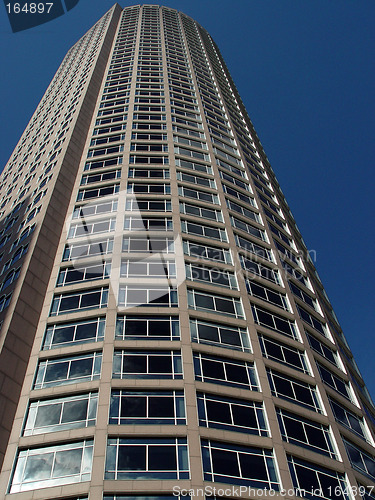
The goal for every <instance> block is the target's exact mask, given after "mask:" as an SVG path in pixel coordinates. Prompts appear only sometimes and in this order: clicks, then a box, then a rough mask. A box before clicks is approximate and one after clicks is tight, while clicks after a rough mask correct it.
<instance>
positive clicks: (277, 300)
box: [246, 279, 290, 311]
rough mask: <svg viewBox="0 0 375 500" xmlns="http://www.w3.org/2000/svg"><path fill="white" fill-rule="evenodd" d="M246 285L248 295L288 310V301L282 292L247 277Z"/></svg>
mask: <svg viewBox="0 0 375 500" xmlns="http://www.w3.org/2000/svg"><path fill="white" fill-rule="evenodd" d="M246 287H247V291H248V292H249V294H250V295H253V296H254V297H257V298H258V299H262V300H264V301H265V302H269V303H271V304H273V305H274V306H277V307H280V308H281V309H284V310H285V311H290V306H289V302H288V299H287V296H286V295H285V294H284V293H281V292H279V291H277V290H274V289H272V288H269V287H268V286H265V285H261V284H260V283H258V282H256V281H252V280H248V279H247V280H246Z"/></svg>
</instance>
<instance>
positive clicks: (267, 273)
mask: <svg viewBox="0 0 375 500" xmlns="http://www.w3.org/2000/svg"><path fill="white" fill-rule="evenodd" d="M240 262H241V266H242V269H244V270H245V271H246V272H247V273H249V274H250V275H251V276H253V275H254V274H255V275H256V276H259V277H260V278H264V279H266V280H268V281H271V282H272V283H275V284H276V285H281V284H282V283H281V279H280V274H279V271H278V270H277V269H272V268H270V267H268V266H264V265H263V264H259V263H258V262H253V261H252V260H250V259H247V258H246V257H244V256H243V255H240Z"/></svg>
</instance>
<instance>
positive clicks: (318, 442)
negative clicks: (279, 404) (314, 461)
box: [276, 408, 339, 460]
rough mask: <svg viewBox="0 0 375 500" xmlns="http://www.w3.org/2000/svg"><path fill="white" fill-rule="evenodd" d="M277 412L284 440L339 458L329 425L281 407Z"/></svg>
mask: <svg viewBox="0 0 375 500" xmlns="http://www.w3.org/2000/svg"><path fill="white" fill-rule="evenodd" d="M276 413H277V418H278V421H279V426H280V432H281V436H282V438H283V440H284V441H286V442H287V443H291V444H295V445H297V446H302V447H304V448H307V449H309V450H312V451H316V452H318V453H321V454H322V455H327V456H329V457H330V458H333V459H336V460H337V459H338V458H339V457H338V455H337V452H336V449H335V446H334V441H333V437H332V434H331V431H330V429H329V426H328V425H324V424H320V423H318V422H313V421H312V420H307V419H305V418H302V417H301V416H300V415H295V414H294V413H290V412H287V411H285V410H282V409H281V408H277V409H276Z"/></svg>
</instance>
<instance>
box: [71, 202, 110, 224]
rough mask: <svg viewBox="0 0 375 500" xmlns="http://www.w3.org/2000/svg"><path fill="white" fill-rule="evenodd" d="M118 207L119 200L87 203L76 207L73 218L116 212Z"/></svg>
mask: <svg viewBox="0 0 375 500" xmlns="http://www.w3.org/2000/svg"><path fill="white" fill-rule="evenodd" d="M117 208H118V201H117V200H110V201H102V202H100V203H86V204H84V205H82V206H78V207H75V208H74V212H73V215H72V218H73V219H86V218H87V217H91V216H95V215H101V214H106V213H110V212H116V211H117Z"/></svg>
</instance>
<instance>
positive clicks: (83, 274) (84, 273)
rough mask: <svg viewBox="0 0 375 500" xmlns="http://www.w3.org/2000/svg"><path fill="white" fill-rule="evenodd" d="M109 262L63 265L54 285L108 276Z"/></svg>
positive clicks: (109, 272) (109, 270)
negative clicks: (73, 265) (74, 265)
mask: <svg viewBox="0 0 375 500" xmlns="http://www.w3.org/2000/svg"><path fill="white" fill-rule="evenodd" d="M110 274H111V263H110V262H101V263H100V264H93V265H90V266H89V265H88V266H82V267H65V268H63V269H61V270H60V272H59V275H58V278H57V284H56V286H66V285H71V284H73V283H79V282H81V281H94V280H101V279H106V278H109V276H110Z"/></svg>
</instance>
